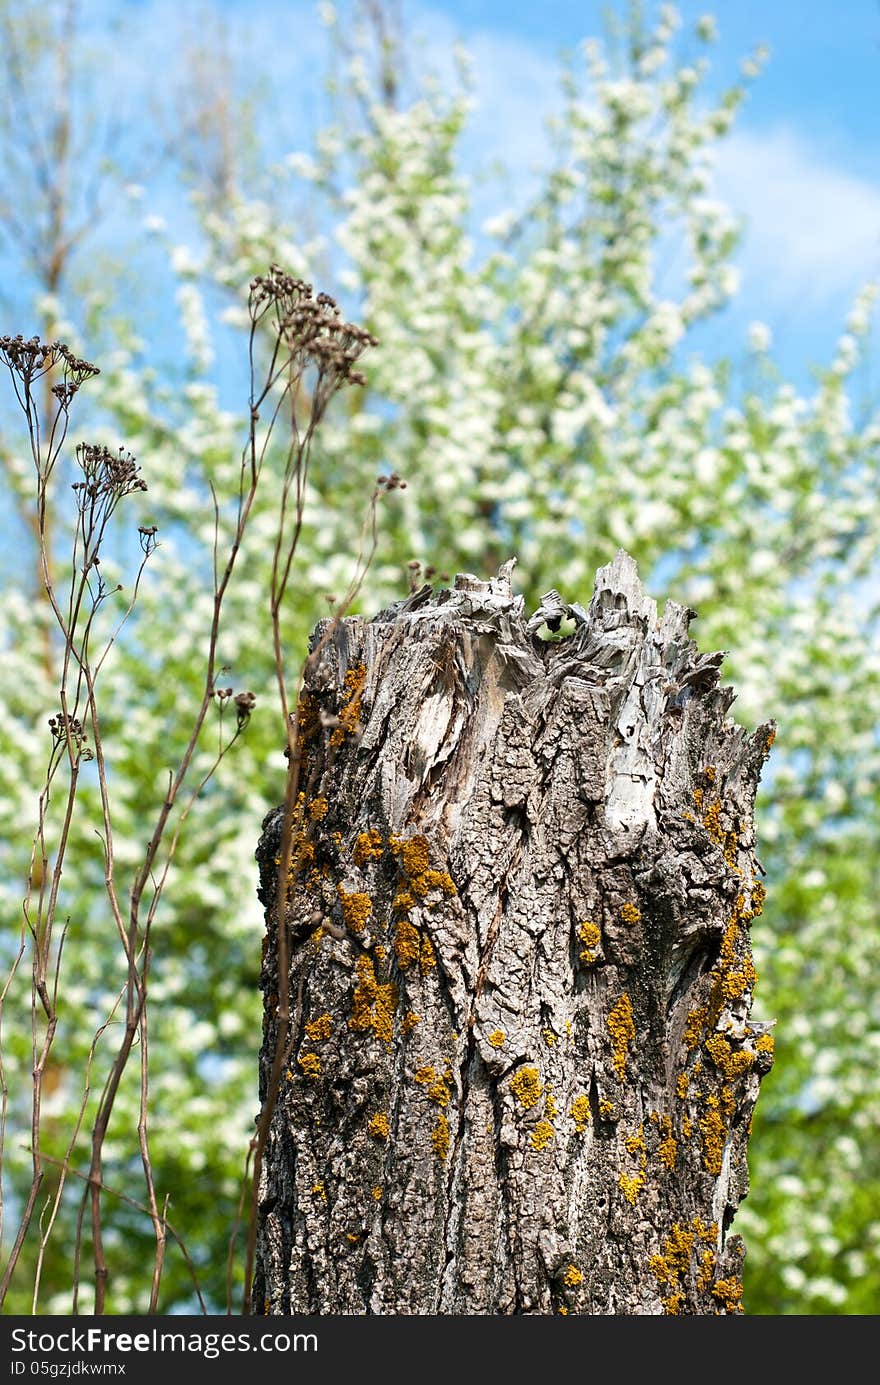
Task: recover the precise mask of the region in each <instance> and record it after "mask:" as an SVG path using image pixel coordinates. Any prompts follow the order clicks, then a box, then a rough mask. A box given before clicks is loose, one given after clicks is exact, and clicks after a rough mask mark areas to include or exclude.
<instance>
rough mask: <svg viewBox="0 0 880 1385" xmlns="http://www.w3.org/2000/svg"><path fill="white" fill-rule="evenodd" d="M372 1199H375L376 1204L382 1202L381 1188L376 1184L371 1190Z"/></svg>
mask: <svg viewBox="0 0 880 1385" xmlns="http://www.w3.org/2000/svg"><path fill="white" fill-rule="evenodd" d="M373 1197H374V1198H375V1199H376V1201H377V1202H381V1201H382V1188H381V1185H380V1184H379V1183H377V1184H376V1186H375V1188H374V1189H373Z"/></svg>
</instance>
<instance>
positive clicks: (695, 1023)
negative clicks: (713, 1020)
mask: <svg viewBox="0 0 880 1385" xmlns="http://www.w3.org/2000/svg"><path fill="white" fill-rule="evenodd" d="M707 1019H708V1011H707V1009H706V1006H705V1005H698V1006H697V1007H696V1008H695V1009H693V1010H691V1012H690V1014H689V1015H688V1017H687V1019H686V1020H685V1024H684V1035H683V1038H684V1042H685V1047H686V1048H688V1049H691V1048H696V1047H697V1044H698V1043H699V1042H700V1038H701V1036H702V1033H703V1030H704V1029H705V1028H706V1020H707Z"/></svg>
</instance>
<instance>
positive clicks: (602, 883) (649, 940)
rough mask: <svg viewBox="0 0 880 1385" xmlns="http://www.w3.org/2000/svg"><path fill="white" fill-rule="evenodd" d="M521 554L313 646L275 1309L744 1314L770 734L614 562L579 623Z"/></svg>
mask: <svg viewBox="0 0 880 1385" xmlns="http://www.w3.org/2000/svg"><path fill="white" fill-rule="evenodd" d="M512 567H513V564H512V562H511V563H508V564H505V566H504V567H503V568H502V569H501V570H500V571H499V574H498V577H497V578H495V579H493V580H491V581H488V582H483V581H480V580H478V579H477V578H475V577H471V576H469V575H466V574H465V575H460V576H458V577H457V578H456V579H455V584H454V589H453V590H442V591H437V592H432V591H431V590H430V589H429V588H424V589H423V590H422V591H420V592H418V593H416V594H414V595H413V596H411V597H410V598H408V599H407V600H405V601H403V602H400V603H397V604H396V605H395V606H392V607H391V608H390V609H388V610H386V611H383V612H382V613H381V614H380V615H378V616H377V617H376V618H375V619H373V620H370V621H368V620H365V619H363V618H361V617H350V618H346V619H344V620H343V621H341V622H339V623H338V624H337V626H336V627H335V628H333V629H331V627H330V625H329V623H324V624H322V625H319V626H318V628H317V630H316V632H315V635H314V636H313V642H312V649H313V651H314V650H317V649H318V646H319V644H320V643H321V641H322V640H324V641H325V643H324V645H323V647H322V648H321V649H320V652H319V653H318V654H317V655H316V657H314V658H313V659H312V660H311V661H310V663H309V671H308V675H307V680H306V686H305V692H304V695H303V697H302V698H301V701H300V711H299V716H300V731H301V745H302V754H303V773H302V779H301V783H302V792H301V794H300V796H299V801H298V803H297V805H296V808H295V810H294V814H293V832H294V858H293V862H292V867H291V871H290V889H289V899H288V903H287V906H286V911H285V912H286V915H287V917H286V921H285V926H286V927H287V928H288V930H289V935H288V936H289V937H290V940H291V962H290V995H291V998H292V999H291V1006H292V1023H291V1033H290V1039H289V1042H288V1051H287V1053H286V1055H285V1063H284V1067H283V1069H282V1083H281V1089H280V1091H279V1094H278V1100H277V1105H276V1108H275V1112H274V1116H273V1120H272V1125H271V1131H270V1136H269V1140H268V1143H267V1146H266V1150H265V1160H264V1168H263V1176H262V1182H261V1187H260V1200H259V1222H258V1239H257V1251H256V1272H255V1279H254V1293H253V1302H254V1306H255V1311H256V1312H258V1313H259V1312H264V1313H267V1314H289V1313H295V1314H322V1313H336V1314H372V1313H375V1314H498V1313H510V1314H513V1313H539V1314H545V1313H570V1314H660V1313H664V1312H665V1313H698V1314H704V1313H714V1314H726V1313H738V1312H741V1311H742V1306H741V1293H742V1288H741V1278H740V1275H741V1260H742V1255H743V1247H742V1243H741V1241H740V1238H739V1237H738V1236H735V1235H731V1234H729V1230H730V1224H731V1221H732V1219H733V1216H734V1213H735V1211H736V1208H737V1205H738V1204H739V1202H740V1200H741V1199H742V1198H743V1197H744V1196H745V1194H746V1191H747V1189H748V1173H747V1166H746V1145H747V1140H748V1132H749V1128H750V1118H751V1114H752V1109H753V1107H754V1104H755V1101H756V1098H757V1094H758V1086H759V1082H760V1080H761V1077H762V1075H763V1074H764V1073H766V1072H767V1071H768V1070H769V1068H770V1065H771V1062H772V1049H773V1041H772V1038H771V1036H770V1034H769V1032H768V1030H769V1026H768V1025H766V1024H764V1025H762V1024H755V1023H751V1022H750V1021H749V1009H750V1006H751V1000H752V991H753V986H754V981H755V972H754V967H753V965H752V958H751V947H750V938H749V932H750V925H751V921H752V919H753V918H754V917H755V915H757V914H759V913H760V912H761V906H762V902H763V898H764V889H763V886H762V885H761V883H760V880H759V878H758V876H759V875H760V873H761V867H760V865H759V863H758V861H757V859H756V857H755V840H754V831H753V806H754V797H755V791H756V788H757V784H758V780H759V778H760V773H761V767H762V765H763V763H764V761H765V759H766V756H767V754H768V752H769V748H770V745H771V743H772V739H773V734H774V728H773V723H772V722H768V723H766V724H765V725H763V726H761V727H759V728H758V730H757V731H756V732H755V733H754V734H753V735H751V736H749V735H747V733H746V732H745V731H743V730H742V729H741V728H740V727H737V726H735V725H734V724H733V723H732V722H731V721H730V720H729V719H728V717H727V712H728V709H729V707H730V704H731V702H732V701H733V697H734V694H733V692H732V690H731V689H729V688H721V687H719V667H720V664H721V659H722V656H721V655H720V654H701V653H700V652H699V651H698V649H697V647H696V645H695V644H694V643H693V641H691V640H690V639H689V638H688V633H687V631H688V625H689V622H690V619H691V618H692V617H693V615H694V614H695V613H694V612H693V611H689V610H687V609H685V608H683V607H681V606H678V605H676V604H675V603H673V602H668V603H667V605H666V608H665V611H664V614H663V616H662V618H658V614H657V608H656V605H655V603H654V602H653V601H651V600H650V599H649V598H648V597H647V596H646V595H645V593H644V591H643V590H642V587H641V585H640V583H639V579H638V576H637V572H636V567H635V564H634V562H633V561H632V559H630V558H629V557H628V556H627V555H626V554H624V553H619V554H618V555H617V557H616V558H615V560H614V561H613V562H612V563H610V564H609V565H608V566H607V567H605V568H603V569H601V570H600V572H599V573H598V575H597V578H596V586H595V591H594V594H593V598H592V602H591V604H590V607H589V610H588V611H585V610H583V609H582V608H581V607H574V608H569V611H570V614H571V617H572V621H573V622H574V633H573V634H571V636H570V637H569V638H566V639H560V640H558V642H552V641H551V642H547V641H542V640H541V639H539V638H537V637H536V636H535V635H534V634H533V633H531V629H530V628H527V625H526V621H525V616H524V610H523V600H522V598H521V597H519V596H514V595H513V592H512V589H511V582H510V572H511V570H512ZM529 624H530V627H534V626H535V621H534V620H533V621H532V622H530V623H529ZM543 629H544V631H545V633H546V627H543ZM283 816H284V809H283V808H281V809H277V810H275V811H274V812H272V813H270V814H269V815H268V817H267V818H266V821H265V823H264V825H263V836H262V839H261V841H260V845H259V847H258V851H257V858H258V860H259V863H260V875H261V887H260V896H261V899H262V901H263V902H264V904H265V905H266V911H267V924H268V934H267V940H266V947H265V953H264V966H263V979H262V985H263V989H264V992H265V1019H264V1043H263V1050H262V1055H261V1085H262V1091H261V1097H262V1099H263V1100H264V1101H265V1099H266V1095H267V1093H266V1085H267V1081H268V1073H269V1071H270V1068H271V1065H272V1060H273V1056H274V1053H275V1044H276V1037H277V1036H276V1007H277V993H278V976H277V931H276V930H277V928H278V918H277V913H278V909H277V904H276V898H277V894H276V884H277V882H276V874H277V857H278V853H279V843H280V840H281V827H282V820H283Z"/></svg>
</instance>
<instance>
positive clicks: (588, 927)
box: [578, 919, 602, 967]
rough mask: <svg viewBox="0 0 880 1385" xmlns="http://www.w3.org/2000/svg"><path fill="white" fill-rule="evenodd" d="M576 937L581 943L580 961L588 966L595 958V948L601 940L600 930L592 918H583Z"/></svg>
mask: <svg viewBox="0 0 880 1385" xmlns="http://www.w3.org/2000/svg"><path fill="white" fill-rule="evenodd" d="M578 937H579V938H580V940H581V942H582V943H583V947H582V948H581V961H582V962H583V964H584V966H585V967H589V966H591V965H592V964H593V962H595V960H596V949H597V948H598V947H599V945H600V943H601V942H602V930H601V929H600V928H599V925H598V924H596V923H593V921H592V919H584V921H583V923H582V924H581V926H580V928H579V929H578Z"/></svg>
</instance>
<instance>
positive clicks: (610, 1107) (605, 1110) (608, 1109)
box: [599, 1097, 614, 1121]
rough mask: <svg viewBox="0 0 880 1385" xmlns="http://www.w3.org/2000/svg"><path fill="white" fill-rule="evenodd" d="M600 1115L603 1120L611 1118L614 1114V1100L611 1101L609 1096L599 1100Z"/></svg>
mask: <svg viewBox="0 0 880 1385" xmlns="http://www.w3.org/2000/svg"><path fill="white" fill-rule="evenodd" d="M599 1115H600V1116H601V1117H602V1119H603V1120H606V1121H607V1120H610V1119H611V1117H612V1116H613V1115H614V1102H613V1101H609V1100H608V1098H607V1097H603V1098H602V1100H601V1101H600V1102H599Z"/></svg>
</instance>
